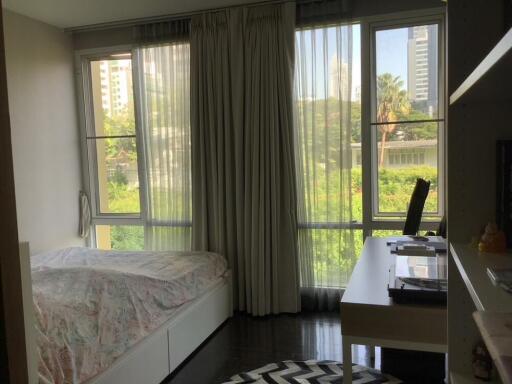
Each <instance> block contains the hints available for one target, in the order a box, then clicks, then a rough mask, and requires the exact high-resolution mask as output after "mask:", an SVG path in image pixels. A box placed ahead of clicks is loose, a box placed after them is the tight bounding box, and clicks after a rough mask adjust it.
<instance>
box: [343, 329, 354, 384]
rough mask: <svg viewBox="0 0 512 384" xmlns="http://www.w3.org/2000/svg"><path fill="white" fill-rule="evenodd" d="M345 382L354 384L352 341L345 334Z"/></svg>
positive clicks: (344, 383) (345, 383)
mask: <svg viewBox="0 0 512 384" xmlns="http://www.w3.org/2000/svg"><path fill="white" fill-rule="evenodd" d="M342 343H343V384H352V343H351V342H350V339H349V338H348V337H346V336H343V339H342Z"/></svg>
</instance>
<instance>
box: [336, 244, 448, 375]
mask: <svg viewBox="0 0 512 384" xmlns="http://www.w3.org/2000/svg"><path fill="white" fill-rule="evenodd" d="M434 240H439V239H438V238H435V239H434ZM387 241H388V239H387V238H374V237H370V238H367V239H366V241H365V244H364V248H363V252H362V254H361V258H360V259H359V261H358V262H357V265H356V267H355V269H354V272H353V273H352V277H351V278H350V282H349V284H348V286H347V289H346V290H345V293H344V294H343V298H342V299H341V309H340V311H341V333H342V336H343V337H342V342H343V372H344V374H343V375H344V381H343V382H344V383H345V384H351V383H352V344H362V345H369V346H372V347H375V346H381V347H388V348H398V349H409V350H417V351H427V352H440V353H446V352H447V341H446V339H447V327H446V324H447V311H446V306H442V305H413V304H395V303H393V301H392V300H391V298H390V297H389V296H388V290H387V286H388V281H389V268H390V266H391V265H392V264H393V257H394V256H393V255H392V254H391V252H390V250H389V247H388V246H387V244H386V242H387Z"/></svg>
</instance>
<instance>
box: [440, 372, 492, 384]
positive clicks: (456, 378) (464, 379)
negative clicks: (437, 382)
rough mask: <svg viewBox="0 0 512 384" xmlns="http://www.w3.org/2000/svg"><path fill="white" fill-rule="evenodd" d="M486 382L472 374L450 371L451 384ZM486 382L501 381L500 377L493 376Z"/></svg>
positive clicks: (489, 383) (490, 383)
mask: <svg viewBox="0 0 512 384" xmlns="http://www.w3.org/2000/svg"><path fill="white" fill-rule="evenodd" d="M475 383H484V382H483V381H481V380H478V379H476V378H475V377H473V375H472V374H463V373H460V372H453V371H452V372H450V384H475ZM485 383H486V384H499V383H501V381H500V380H499V379H498V378H493V379H491V380H490V381H485Z"/></svg>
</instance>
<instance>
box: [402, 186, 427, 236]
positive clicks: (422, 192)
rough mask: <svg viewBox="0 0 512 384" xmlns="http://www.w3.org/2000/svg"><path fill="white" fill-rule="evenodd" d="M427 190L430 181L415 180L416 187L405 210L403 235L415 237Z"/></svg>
mask: <svg viewBox="0 0 512 384" xmlns="http://www.w3.org/2000/svg"><path fill="white" fill-rule="evenodd" d="M429 189H430V181H425V180H423V179H417V180H416V186H415V187H414V191H413V192H412V196H411V201H410V202H409V209H408V210H407V218H406V219H405V225H404V231H403V234H404V235H410V236H415V235H416V234H417V233H418V231H419V229H420V223H421V216H422V215H423V208H424V207H425V200H426V199H427V196H428V190H429Z"/></svg>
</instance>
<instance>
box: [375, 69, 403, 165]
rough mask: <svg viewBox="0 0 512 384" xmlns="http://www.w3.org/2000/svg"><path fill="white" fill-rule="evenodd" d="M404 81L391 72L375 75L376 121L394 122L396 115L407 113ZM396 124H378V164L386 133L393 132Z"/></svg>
mask: <svg viewBox="0 0 512 384" xmlns="http://www.w3.org/2000/svg"><path fill="white" fill-rule="evenodd" d="M403 85H404V82H403V81H402V80H401V79H400V76H396V77H394V76H393V75H392V74H391V73H384V74H382V75H380V76H378V77H377V122H378V123H387V122H396V121H397V119H398V115H407V114H409V112H410V110H411V103H410V102H409V97H408V95H407V91H406V90H405V89H402V87H403ZM396 127H397V124H394V123H391V124H383V125H379V129H380V132H381V134H382V138H381V147H380V158H379V165H383V164H384V150H385V148H384V145H385V144H386V140H387V137H388V135H390V134H391V133H393V132H394V131H395V129H396Z"/></svg>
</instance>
